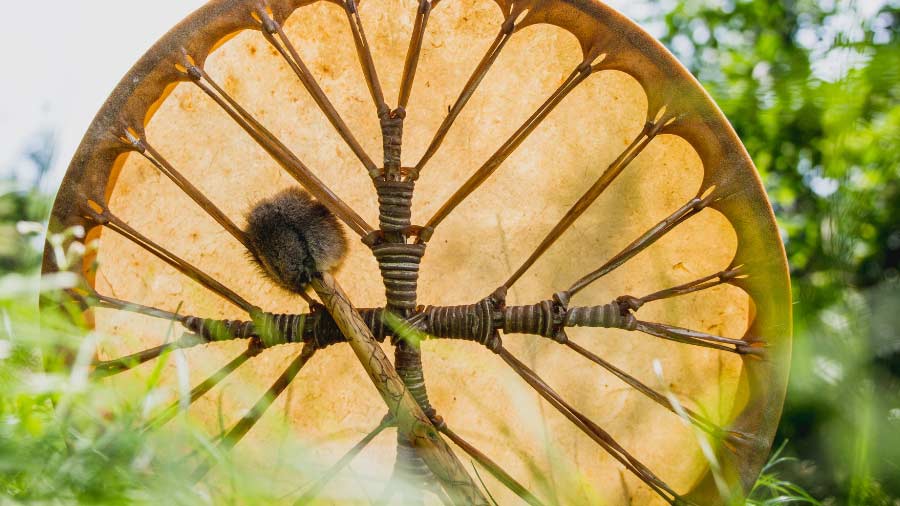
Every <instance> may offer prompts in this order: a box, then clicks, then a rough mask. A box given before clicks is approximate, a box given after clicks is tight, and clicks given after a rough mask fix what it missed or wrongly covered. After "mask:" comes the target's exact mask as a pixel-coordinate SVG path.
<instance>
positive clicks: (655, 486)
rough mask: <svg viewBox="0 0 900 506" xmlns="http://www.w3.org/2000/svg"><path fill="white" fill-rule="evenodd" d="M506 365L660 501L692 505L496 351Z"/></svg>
mask: <svg viewBox="0 0 900 506" xmlns="http://www.w3.org/2000/svg"><path fill="white" fill-rule="evenodd" d="M496 353H497V354H498V355H500V357H501V358H502V359H503V361H504V362H506V364H507V365H509V367H510V368H511V369H512V370H513V371H514V372H515V373H516V374H518V375H519V376H520V377H521V378H522V379H523V380H525V382H526V383H528V385H529V386H531V387H532V388H533V389H534V390H535V391H536V392H537V393H538V394H539V395H540V396H541V397H543V398H544V399H545V400H546V401H547V402H548V403H550V405H552V406H553V407H554V408H555V409H556V410H557V411H559V413H560V414H562V415H563V416H565V417H566V418H568V419H569V421H571V422H572V423H573V424H574V425H575V426H576V427H578V428H579V429H581V431H582V432H584V433H585V434H586V435H587V436H588V437H590V438H591V439H592V440H594V442H596V443H597V444H598V445H600V447H601V448H603V449H604V450H605V451H606V452H607V453H609V455H611V456H612V457H613V458H615V459H616V460H617V461H619V463H621V464H622V465H623V466H625V468H626V469H628V470H629V471H631V473H633V474H634V475H635V476H637V477H638V478H639V479H640V480H641V481H643V482H644V483H645V484H646V485H647V486H648V487H650V488H651V489H652V490H653V491H654V492H656V493H657V494H658V495H659V496H660V497H662V498H663V499H665V500H666V501H667V502H668V503H670V504H673V505H686V504H690V503H689V502H687V501H686V500H685V499H684V498H682V497H681V496H679V495H678V494H676V493H675V491H674V490H672V488H671V487H669V486H668V485H667V484H666V483H665V482H664V481H662V480H661V479H660V478H658V477H657V476H656V475H655V474H653V472H652V471H650V469H649V468H647V466H645V465H644V464H643V463H641V462H640V461H639V460H638V459H636V458H635V457H634V456H632V455H631V454H630V453H628V452H627V451H626V450H625V449H624V448H623V447H622V446H621V445H620V444H619V443H618V442H616V440H615V439H613V437H612V436H610V435H609V434H608V433H607V432H606V431H604V430H603V429H601V428H600V427H599V426H598V425H597V424H596V423H594V422H593V421H592V420H591V419H590V418H588V417H587V416H585V415H583V414H581V413H580V412H579V411H578V410H576V409H575V408H574V407H572V406H571V405H570V404H568V403H567V402H566V401H565V400H563V399H562V397H560V396H559V394H557V393H556V392H555V391H554V390H553V389H552V388H550V386H549V385H547V384H546V383H545V382H544V380H542V379H541V378H540V376H538V375H537V374H536V373H535V372H534V371H532V370H531V369H529V368H528V366H526V365H525V364H523V363H522V362H520V361H519V360H518V359H517V358H516V357H515V356H513V355H512V354H511V353H510V352H509V351H507V350H506V349H505V348H503V347H502V346H501V347H499V348H498V349H497V350H496Z"/></svg>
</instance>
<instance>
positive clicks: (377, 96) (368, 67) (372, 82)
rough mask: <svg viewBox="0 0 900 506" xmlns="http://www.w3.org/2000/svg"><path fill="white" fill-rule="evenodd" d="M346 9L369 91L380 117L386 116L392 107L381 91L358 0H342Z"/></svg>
mask: <svg viewBox="0 0 900 506" xmlns="http://www.w3.org/2000/svg"><path fill="white" fill-rule="evenodd" d="M341 3H342V5H343V7H344V11H345V12H346V13H347V20H348V21H350V31H351V32H352V33H353V43H354V44H355V45H356V54H357V55H358V57H359V62H360V64H361V65H362V71H363V76H365V78H366V84H367V85H368V86H369V93H370V94H371V95H372V101H373V102H375V109H376V111H377V113H378V117H379V118H381V117H384V116H385V115H387V114H389V113H390V108H389V107H388V105H387V103H385V101H384V92H382V91H381V82H380V81H379V80H378V71H377V70H376V69H375V61H374V60H373V59H372V50H371V48H370V47H369V41H368V40H366V32H365V30H363V24H362V19H361V18H360V17H359V8H358V6H357V4H356V0H342V2H341Z"/></svg>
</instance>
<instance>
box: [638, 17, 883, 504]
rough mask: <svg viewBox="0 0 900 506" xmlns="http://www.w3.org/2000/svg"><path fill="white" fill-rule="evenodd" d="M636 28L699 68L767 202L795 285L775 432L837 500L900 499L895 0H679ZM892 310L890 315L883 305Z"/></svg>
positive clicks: (819, 491)
mask: <svg viewBox="0 0 900 506" xmlns="http://www.w3.org/2000/svg"><path fill="white" fill-rule="evenodd" d="M667 7H671V8H666V9H659V8H655V9H647V10H646V11H647V12H661V13H662V14H659V15H656V14H649V15H647V16H645V18H644V19H639V21H643V22H647V23H649V25H650V26H651V27H654V26H655V27H657V28H659V31H661V32H662V39H663V41H664V42H665V43H666V44H667V45H668V46H669V47H670V48H671V49H672V50H673V52H675V53H676V55H677V56H678V57H679V58H680V59H681V60H682V61H683V62H684V63H685V64H686V65H687V66H688V67H689V68H690V69H691V70H692V71H693V72H694V73H695V75H697V76H698V77H699V79H700V80H701V82H702V83H703V84H704V86H705V87H706V88H707V89H708V90H709V91H710V93H711V94H712V95H713V97H714V98H715V100H716V101H717V103H718V104H719V105H720V107H721V108H722V109H723V111H724V112H725V114H726V116H727V117H728V118H729V119H730V121H731V122H732V123H733V125H734V127H735V129H736V130H737V132H738V134H739V135H740V137H741V139H742V140H743V142H744V143H745V145H746V146H747V149H748V151H749V152H750V155H751V157H752V158H753V160H754V161H755V163H756V165H757V167H758V168H759V171H760V173H761V175H762V178H763V181H764V183H765V185H766V188H767V191H768V193H769V196H770V198H771V201H772V205H773V207H774V209H775V213H776V216H777V218H778V223H779V226H780V228H781V232H782V237H783V238H784V241H785V246H786V249H787V254H788V260H789V263H790V267H791V274H792V283H793V291H794V301H795V304H794V319H795V321H794V336H795V349H794V361H793V362H794V363H793V365H792V377H791V385H790V389H789V393H788V397H787V405H786V407H785V414H784V417H783V421H782V424H781V427H780V437H782V438H789V439H790V440H791V445H790V447H789V450H790V452H791V453H793V454H796V455H797V456H798V457H799V460H797V461H794V462H789V463H785V464H786V468H787V469H789V475H790V476H792V477H793V478H795V479H797V480H800V481H801V482H802V483H805V484H807V485H808V486H809V487H810V489H811V490H812V491H813V492H814V493H815V494H816V495H817V496H818V497H822V498H831V499H830V500H832V501H837V502H838V503H840V504H852V505H862V504H895V503H892V501H896V500H898V499H897V498H898V497H900V438H898V437H897V434H898V433H900V423H898V418H900V417H898V416H897V410H898V407H900V338H898V335H897V331H896V329H897V328H898V327H897V326H893V325H891V324H890V322H896V316H894V314H893V313H895V312H896V308H897V307H900V283H898V282H897V280H898V268H900V219H898V216H900V150H898V148H897V147H898V145H900V44H898V36H900V10H898V4H897V3H896V2H887V3H885V2H878V1H876V2H850V1H844V0H834V1H824V2H823V1H813V0H791V1H787V2H771V1H768V0H719V1H715V2H701V1H698V0H678V1H676V2H674V3H673V4H672V5H670V6H667ZM887 307H893V308H894V311H890V310H888V309H886V308H887Z"/></svg>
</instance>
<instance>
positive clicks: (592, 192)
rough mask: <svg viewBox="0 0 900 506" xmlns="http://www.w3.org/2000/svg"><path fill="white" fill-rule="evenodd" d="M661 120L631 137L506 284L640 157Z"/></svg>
mask: <svg viewBox="0 0 900 506" xmlns="http://www.w3.org/2000/svg"><path fill="white" fill-rule="evenodd" d="M661 126H662V124H661V123H654V122H647V123H646V124H645V125H644V128H643V129H641V131H640V133H638V135H637V137H635V138H634V140H633V141H631V144H629V145H628V147H627V148H625V150H624V151H622V152H621V153H620V154H619V156H618V157H616V159H615V160H614V161H613V162H612V163H611V164H610V165H609V167H607V169H606V170H605V171H604V172H603V174H601V175H600V178H599V179H597V181H596V182H595V183H594V184H593V185H592V186H591V187H590V188H589V189H588V190H587V191H586V192H585V193H584V195H582V196H581V198H579V199H578V201H576V202H575V204H573V205H572V207H571V208H570V209H569V210H568V211H567V212H566V214H565V215H563V217H562V218H561V219H560V220H559V222H558V223H557V224H556V225H555V226H554V227H553V229H552V230H551V231H550V232H549V233H548V234H547V236H546V237H545V238H544V240H543V241H541V243H540V244H539V245H538V247H537V248H535V250H534V252H533V253H532V254H531V256H529V257H528V259H527V260H525V262H524V263H523V264H522V265H521V266H520V267H519V268H518V269H517V270H516V272H515V273H513V275H512V276H510V278H509V279H508V280H507V281H506V283H504V284H503V286H505V287H506V288H510V287H512V285H513V284H514V283H515V282H516V281H518V279H519V278H520V277H522V275H523V274H525V271H527V270H528V269H529V268H530V267H531V266H532V265H533V264H534V262H536V261H537V259H538V258H540V257H541V255H543V254H544V252H546V251H547V249H549V248H550V246H551V245H553V243H554V242H556V240H557V239H559V237H560V236H561V235H562V234H563V233H564V232H565V231H566V230H568V228H569V227H570V226H571V225H572V223H574V222H575V220H577V219H578V217H579V216H581V215H582V214H584V212H585V211H587V209H588V208H589V207H590V206H591V204H593V203H594V201H596V200H597V198H598V197H600V195H601V194H602V193H603V192H604V191H605V190H606V188H607V187H608V186H609V185H610V184H611V183H612V182H613V181H614V180H615V179H616V177H617V176H618V175H619V174H621V173H622V171H623V170H625V168H626V167H628V164H630V163H631V161H632V160H634V159H635V157H637V155H639V154H640V153H641V151H643V150H644V148H646V147H647V145H648V144H650V141H651V140H653V138H654V137H655V136H656V135H657V133H658V132H659V129H660V127H661Z"/></svg>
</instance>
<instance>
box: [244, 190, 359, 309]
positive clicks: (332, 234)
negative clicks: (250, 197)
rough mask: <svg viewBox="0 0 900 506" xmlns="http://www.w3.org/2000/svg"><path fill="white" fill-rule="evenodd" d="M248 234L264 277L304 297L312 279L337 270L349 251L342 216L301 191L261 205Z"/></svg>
mask: <svg viewBox="0 0 900 506" xmlns="http://www.w3.org/2000/svg"><path fill="white" fill-rule="evenodd" d="M245 233H246V234H247V239H248V241H249V243H250V249H251V252H250V255H251V257H252V258H253V260H254V261H255V262H256V263H257V265H259V267H260V268H261V269H262V271H263V273H265V274H266V276H268V277H269V278H271V279H272V280H273V281H275V282H276V283H278V284H279V285H281V286H283V287H284V288H286V289H288V290H291V291H293V292H300V293H303V292H304V290H305V288H306V285H307V284H308V283H309V281H310V279H311V278H312V276H314V275H315V274H316V273H319V272H324V271H330V270H331V269H334V268H335V267H337V265H338V264H340V262H341V260H342V259H343V256H344V254H345V253H346V252H347V239H346V238H345V237H344V231H343V229H342V228H341V224H340V223H339V222H338V220H337V218H335V216H334V215H333V214H331V211H329V210H328V208H326V207H325V206H324V205H323V204H321V203H319V202H318V201H316V200H314V199H313V198H312V197H311V196H310V195H309V194H308V193H306V192H305V191H304V190H302V189H301V188H299V187H292V188H288V189H287V190H284V191H282V192H280V193H278V194H277V195H275V196H274V197H271V198H267V199H264V200H262V201H260V202H259V203H257V204H256V205H255V206H254V207H253V209H251V210H250V213H249V214H248V215H247V228H246V230H245Z"/></svg>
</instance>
